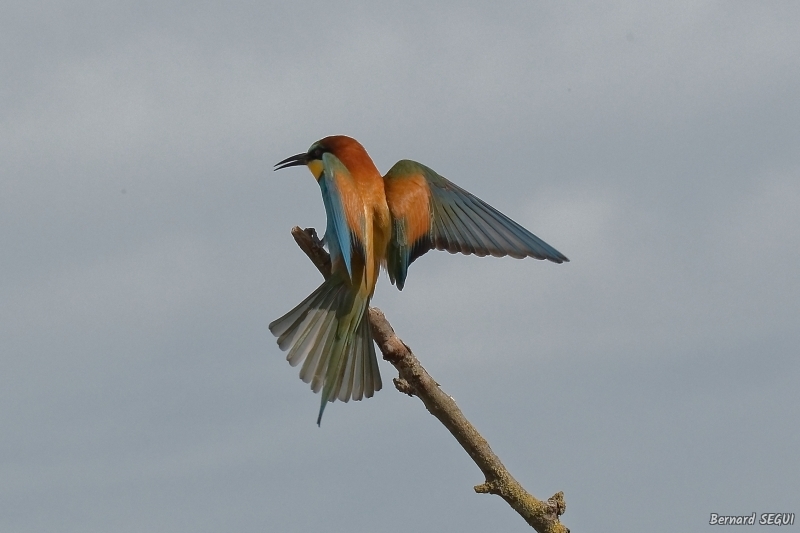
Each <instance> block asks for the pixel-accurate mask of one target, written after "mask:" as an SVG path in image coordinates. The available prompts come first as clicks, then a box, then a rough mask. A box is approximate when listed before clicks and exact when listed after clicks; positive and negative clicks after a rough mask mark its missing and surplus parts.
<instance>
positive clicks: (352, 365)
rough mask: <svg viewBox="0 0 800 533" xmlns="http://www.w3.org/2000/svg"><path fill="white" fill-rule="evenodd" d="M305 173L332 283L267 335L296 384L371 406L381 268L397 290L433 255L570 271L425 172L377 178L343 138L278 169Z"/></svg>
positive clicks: (550, 252) (400, 169) (532, 238)
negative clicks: (318, 211) (538, 262)
mask: <svg viewBox="0 0 800 533" xmlns="http://www.w3.org/2000/svg"><path fill="white" fill-rule="evenodd" d="M302 165H305V166H307V167H308V169H309V170H310V171H311V174H312V175H313V176H314V178H315V179H316V181H317V183H318V184H319V187H320V191H321V193H322V201H323V205H324V207H325V213H326V219H327V220H326V223H327V227H326V230H325V235H324V237H323V243H325V245H326V246H327V247H328V251H329V252H330V256H331V275H330V277H329V278H328V279H327V280H325V281H324V282H323V283H322V285H320V286H319V287H318V288H317V289H316V290H315V291H314V292H312V293H311V294H310V295H309V296H308V297H307V298H306V299H305V300H303V301H302V302H300V303H299V304H298V305H297V306H296V307H295V308H294V309H292V310H291V311H289V312H288V313H286V314H285V315H283V316H282V317H280V318H278V319H277V320H275V321H273V322H272V323H271V324H270V325H269V330H270V332H272V334H273V335H275V336H276V337H277V338H278V339H277V341H278V346H279V347H280V349H281V350H284V351H288V354H287V356H286V358H287V360H288V361H289V364H291V365H292V366H297V365H301V364H302V365H301V367H300V378H301V379H302V380H303V381H304V382H306V383H310V384H311V389H312V390H313V391H314V392H315V393H318V392H320V391H321V392H322V395H321V398H320V408H319V414H318V416H317V425H320V424H321V421H322V414H323V412H324V410H325V406H326V405H327V404H328V403H330V402H334V401H336V400H337V399H338V400H340V401H342V402H347V401H348V400H350V399H353V400H361V399H362V398H365V397H366V398H369V397H372V396H373V395H374V393H375V392H376V391H378V390H380V389H381V386H382V382H381V377H380V372H379V369H378V360H377V357H376V355H375V346H374V342H373V338H372V332H371V330H370V323H369V316H368V312H369V303H370V300H371V299H372V296H373V294H374V292H375V285H376V283H377V281H378V275H379V273H380V270H381V268H384V269H385V270H386V272H387V274H388V276H389V280H390V281H391V283H392V284H393V285H395V286H396V287H397V288H398V289H399V290H402V289H403V287H404V286H405V282H406V277H407V274H408V268H409V266H410V265H411V263H413V262H414V261H415V260H416V259H418V258H419V257H420V256H422V255H423V254H425V253H426V252H428V251H429V250H432V249H437V250H447V251H448V252H450V253H462V254H466V255H470V254H475V255H477V256H486V255H491V256H495V257H502V256H510V257H514V258H524V257H533V258H536V259H547V260H549V261H552V262H553V263H564V262H568V261H569V259H567V257H566V256H565V255H563V254H562V253H561V252H559V251H558V250H556V249H555V248H553V247H552V246H550V245H549V244H547V243H546V242H544V241H543V240H541V239H540V238H539V237H537V236H536V235H534V234H533V233H531V232H530V231H528V230H526V229H525V228H524V227H522V226H521V225H519V224H518V223H516V222H514V221H513V220H511V219H510V218H508V217H507V216H506V215H504V214H502V213H501V212H500V211H498V210H497V209H495V208H493V207H491V206H490V205H489V204H487V203H486V202H484V201H483V200H481V199H479V198H478V197H476V196H474V195H473V194H471V193H469V192H467V191H466V190H464V189H462V188H461V187H459V186H458V185H456V184H454V183H452V182H451V181H449V180H448V179H446V178H445V177H443V176H441V175H439V174H437V173H436V172H435V171H434V170H432V169H431V168H429V167H427V166H425V165H423V164H421V163H417V162H416V161H411V160H409V159H403V160H400V161H398V162H397V163H395V165H394V166H392V168H391V169H390V170H389V171H388V172H387V173H386V174H385V175H384V176H381V174H380V172H379V171H378V169H377V167H376V166H375V163H374V162H373V161H372V159H371V158H370V156H369V154H368V153H367V151H366V150H365V149H364V147H363V146H362V145H361V143H359V142H358V141H356V140H355V139H353V138H352V137H348V136H345V135H332V136H329V137H325V138H323V139H321V140H319V141H317V142H315V143H314V144H312V145H311V147H310V148H309V149H308V151H306V152H303V153H300V154H297V155H293V156H291V157H288V158H286V159H284V160H282V161H280V162H279V163H276V164H275V168H274V170H281V169H284V168H288V167H292V166H302Z"/></svg>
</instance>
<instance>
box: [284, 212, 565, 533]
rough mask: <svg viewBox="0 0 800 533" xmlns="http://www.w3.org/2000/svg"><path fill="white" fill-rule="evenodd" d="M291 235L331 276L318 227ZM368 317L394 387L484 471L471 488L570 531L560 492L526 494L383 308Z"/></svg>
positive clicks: (546, 531) (556, 531)
mask: <svg viewBox="0 0 800 533" xmlns="http://www.w3.org/2000/svg"><path fill="white" fill-rule="evenodd" d="M292 236H294V239H295V241H297V244H298V246H300V248H301V249H302V250H303V251H304V252H305V253H306V255H307V256H308V257H309V258H310V259H311V261H312V262H313V263H314V265H316V267H317V268H318V269H319V271H320V272H321V273H322V275H323V276H325V277H326V278H327V277H328V276H330V273H331V260H330V256H329V255H328V253H327V252H326V251H325V250H324V249H323V248H322V243H321V242H320V240H319V239H318V238H317V233H316V231H315V230H314V229H313V228H308V229H305V230H302V229H300V228H299V227H294V228H293V229H292ZM369 319H370V325H371V326H372V335H373V337H374V338H375V342H376V344H377V345H378V348H380V350H381V353H383V358H384V359H386V360H387V361H389V362H390V363H391V364H392V365H394V367H395V368H396V369H397V371H398V372H399V374H400V376H399V377H398V378H395V379H394V384H395V387H397V390H399V391H400V392H402V393H404V394H408V395H409V396H416V397H418V398H419V399H420V400H422V403H423V404H425V407H426V408H427V409H428V411H429V412H430V413H431V414H432V415H433V416H435V417H436V418H438V419H439V421H440V422H441V423H442V424H444V426H445V427H446V428H447V429H448V431H450V433H451V434H452V435H453V436H454V437H455V438H456V440H457V441H458V443H459V444H461V446H462V447H463V448H464V450H466V452H467V453H468V454H469V456H470V457H472V460H473V461H475V464H476V465H478V468H480V469H481V472H483V475H484V477H485V478H486V480H485V481H484V482H483V483H481V484H480V485H477V486H476V487H475V492H478V493H482V494H487V493H488V494H496V495H498V496H500V497H501V498H503V499H504V500H505V501H506V502H507V503H508V504H509V505H510V506H511V507H512V508H513V509H514V510H515V511H516V512H517V513H519V514H520V516H522V518H524V519H525V521H526V522H527V523H528V524H529V525H530V526H531V527H533V529H535V530H536V531H538V532H539V533H569V529H568V528H567V527H566V526H564V525H563V524H562V523H561V522H560V521H559V518H558V517H559V516H561V515H562V514H564V512H565V511H566V509H567V504H566V503H565V501H564V493H563V492H557V493H555V494H554V495H553V496H552V497H550V498H549V499H548V500H547V501H541V500H538V499H536V498H535V497H534V496H532V495H531V494H529V493H528V492H527V491H526V490H525V489H524V488H523V487H522V485H520V484H519V483H518V482H517V480H515V479H514V478H513V477H512V476H511V474H510V473H509V472H508V470H506V468H505V467H504V466H503V463H501V462H500V459H499V458H498V457H497V455H495V454H494V452H493V451H492V449H491V448H490V447H489V443H488V442H486V439H484V438H483V437H482V436H481V434H480V433H478V430H476V429H475V427H474V426H473V425H472V424H470V423H469V421H468V420H467V419H466V418H465V417H464V414H463V413H462V412H461V410H460V409H459V408H458V406H457V405H456V402H455V401H453V399H452V398H451V397H450V396H448V395H447V394H446V393H445V392H444V391H442V389H441V388H440V387H439V384H438V383H436V381H435V380H434V379H433V378H432V377H431V376H430V374H428V372H427V371H426V370H425V369H424V368H423V367H422V365H421V364H420V362H419V360H418V359H417V358H416V357H415V356H414V354H413V353H412V352H411V349H410V348H409V347H408V346H406V344H405V343H404V342H403V341H402V340H400V338H399V337H398V336H397V335H395V333H394V330H393V329H392V326H391V325H390V324H389V322H388V321H387V320H386V316H384V314H383V312H382V311H381V310H380V309H377V308H375V307H371V308H370V310H369Z"/></svg>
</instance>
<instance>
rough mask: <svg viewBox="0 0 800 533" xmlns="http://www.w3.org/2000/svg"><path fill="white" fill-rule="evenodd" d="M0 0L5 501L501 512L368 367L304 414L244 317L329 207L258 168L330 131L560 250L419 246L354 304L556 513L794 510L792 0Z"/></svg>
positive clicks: (89, 508)
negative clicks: (384, 322) (359, 385)
mask: <svg viewBox="0 0 800 533" xmlns="http://www.w3.org/2000/svg"><path fill="white" fill-rule="evenodd" d="M16 4H17V5H10V6H4V7H3V8H2V9H1V10H0V15H1V16H0V79H2V80H3V81H2V83H0V154H2V156H1V157H0V248H1V249H2V250H3V253H2V254H0V272H2V276H0V339H2V340H1V341H0V406H2V408H0V427H2V433H1V434H0V530H2V531H14V532H28V531H31V532H34V531H37V532H38V531H59V532H65V533H66V532H105V531H119V532H128V531H130V532H139V531H147V532H161V531H163V532H167V531H168V532H184V531H185V532H206V531H207V532H212V531H214V532H216V531H241V532H250V531H253V532H255V531H309V530H318V531H388V532H392V531H409V530H421V531H439V530H443V531H465V532H472V531H475V532H477V531H487V530H491V531H516V530H520V531H522V530H525V528H526V527H527V526H526V525H525V523H524V522H523V521H522V520H521V519H520V518H519V517H518V516H516V515H515V514H514V513H513V512H512V511H511V510H510V509H509V508H507V506H506V504H505V503H503V502H502V501H501V500H500V499H499V498H496V497H489V496H479V495H475V494H474V493H473V492H472V488H471V487H472V486H473V485H476V484H478V483H480V482H481V481H482V478H481V476H480V472H479V471H478V470H477V468H476V467H475V466H474V465H473V464H472V463H471V461H470V460H469V458H468V457H467V455H466V454H465V453H464V452H463V451H462V450H461V449H460V448H459V447H458V446H457V444H456V443H455V441H454V440H453V439H452V438H451V437H450V436H449V434H447V433H446V431H445V430H444V429H443V428H442V427H441V426H440V425H439V424H438V423H437V422H436V421H435V420H434V419H433V418H432V417H431V416H429V415H428V414H427V412H426V411H425V410H424V408H423V407H422V405H421V403H420V402H419V401H418V400H416V399H411V398H408V397H404V396H402V395H400V394H399V393H397V392H396V391H395V390H394V389H393V388H392V387H391V385H389V386H388V387H386V388H385V389H384V390H383V391H381V392H380V393H378V394H377V395H376V397H374V398H372V399H370V400H367V401H363V402H351V403H350V404H341V403H335V404H333V405H331V406H329V407H328V409H327V410H326V413H325V417H324V419H323V424H322V427H321V428H317V426H316V424H315V423H314V422H315V417H316V411H317V408H318V402H319V397H318V396H317V395H314V394H312V393H311V391H310V390H309V389H308V386H307V385H305V384H304V383H302V382H301V381H300V380H299V379H298V377H297V371H296V369H293V368H290V367H289V365H288V364H287V363H286V361H285V354H283V353H282V352H280V351H279V350H278V347H277V345H276V344H275V342H274V339H273V337H272V335H270V333H269V331H268V330H267V324H268V323H269V322H270V321H271V320H273V319H275V318H277V317H278V316H280V315H282V314H283V313H284V312H286V311H288V310H289V309H290V308H292V307H293V306H294V305H295V304H297V303H298V302H300V300H302V299H303V298H304V297H305V296H306V295H307V294H309V293H310V292H311V291H312V290H313V289H314V288H315V287H316V286H317V285H318V284H319V282H320V280H321V278H320V277H319V275H318V274H317V272H316V271H315V269H314V267H313V266H312V265H311V264H310V262H309V261H308V260H307V259H306V258H305V257H304V256H303V255H302V253H301V252H300V251H299V249H297V247H296V246H295V245H294V242H293V241H292V239H291V236H290V235H289V230H290V228H291V227H292V226H293V225H301V226H315V227H317V228H318V229H319V230H320V231H322V229H323V227H324V221H325V218H324V211H323V207H322V202H321V201H320V195H319V190H318V187H317V185H316V184H315V183H314V181H313V179H312V177H311V175H310V174H309V173H308V172H307V171H305V170H304V169H290V170H284V171H282V172H279V173H272V171H271V168H272V165H273V164H274V163H275V162H277V161H278V160H280V159H283V158H285V157H287V156H289V155H292V154H295V153H298V152H301V151H304V150H306V149H307V148H308V146H309V145H310V144H311V143H312V142H314V141H316V140H317V139H319V138H321V137H323V136H326V135H330V134H334V133H345V134H348V135H351V136H353V137H356V138H357V139H359V140H360V141H361V142H362V143H363V144H364V146H365V147H366V148H367V150H368V151H369V152H370V154H371V155H372V157H373V158H374V160H375V162H376V164H377V165H378V167H379V168H380V169H381V170H383V171H386V170H387V169H388V168H389V167H390V166H391V165H392V164H393V163H394V162H395V161H396V160H397V159H400V158H411V159H416V160H418V161H420V162H422V163H424V164H426V165H429V166H431V167H432V168H434V169H435V170H437V171H438V172H439V173H441V174H443V175H444V176H446V177H448V178H449V179H451V180H453V181H455V182H456V183H458V184H459V185H461V186H463V187H464V188H466V189H467V190H469V191H471V192H473V193H474V194H476V195H477V196H479V197H481V198H482V199H484V200H486V201H487V202H489V203H490V204H492V205H494V206H495V207H497V208H498V209H500V210H501V211H503V212H504V213H506V214H507V215H509V216H511V217H512V218H514V219H515V220H517V221H518V222H520V223H522V224H523V225H525V226H526V227H528V228H529V229H530V230H532V231H533V232H534V233H536V234H537V235H539V236H540V237H542V238H543V239H545V240H546V241H547V242H549V243H550V244H552V245H553V246H555V247H556V248H557V249H558V250H560V251H561V252H563V253H564V254H566V255H567V256H568V257H569V258H570V259H571V262H570V263H569V264H565V265H554V264H552V263H548V262H541V261H534V260H523V261H515V260H512V259H494V258H475V257H463V256H451V255H449V254H446V253H442V252H438V253H433V252H432V253H429V254H428V255H426V256H425V257H423V258H422V259H420V260H419V261H417V262H416V263H414V265H413V266H412V267H411V269H410V271H409V278H408V281H407V284H406V288H405V289H404V290H403V292H402V293H400V292H398V291H397V290H396V289H395V288H394V287H392V286H391V285H390V284H389V283H388V280H387V279H386V277H383V278H382V279H381V281H380V282H379V286H378V289H377V291H376V295H375V299H374V304H375V305H377V306H379V307H381V308H382V309H383V310H384V311H385V313H386V314H387V317H388V318H389V320H390V321H391V322H392V324H393V326H394V327H395V329H396V331H397V333H398V334H399V335H400V337H401V338H402V339H403V340H404V341H405V342H406V343H407V344H409V345H410V346H411V347H412V349H413V350H414V351H415V353H416V354H417V355H418V356H419V358H420V359H421V360H422V362H423V364H424V365H425V367H426V368H427V369H428V370H429V371H430V372H431V374H432V375H433V376H434V377H435V378H436V379H437V380H438V381H439V382H440V383H441V384H442V386H443V388H444V389H445V390H446V391H447V392H448V393H450V394H451V395H452V396H453V397H454V398H455V399H456V401H457V402H458V403H459V405H460V406H461V408H462V409H463V410H464V412H465V414H466V415H467V417H468V418H469V419H470V420H471V421H472V422H473V423H474V424H475V425H476V426H477V427H478V429H479V430H480V431H481V432H482V433H483V434H484V436H485V437H486V438H487V439H488V440H489V442H490V443H491V445H492V447H493V449H494V450H495V451H496V452H497V453H498V454H499V455H500V457H501V459H502V460H503V461H504V462H505V463H506V464H507V466H508V467H509V469H510V470H511V471H512V473H513V474H514V475H515V477H517V479H518V480H519V481H521V482H522V483H523V485H525V486H526V488H527V489H528V490H530V491H531V492H532V493H534V494H535V495H537V496H539V497H543V498H546V497H549V496H550V495H552V494H553V493H554V492H556V491H558V490H564V491H565V493H566V500H567V505H568V509H567V514H566V515H565V516H564V517H563V521H564V523H565V524H566V525H567V526H568V527H570V528H571V529H572V530H573V531H588V530H592V531H611V530H614V531H622V532H634V531H643V530H644V531H653V532H667V531H669V532H672V531H701V530H702V531H704V530H705V528H706V527H707V523H708V516H709V513H711V512H718V513H724V514H749V513H752V512H754V511H755V512H758V513H761V512H770V511H777V512H795V513H800V506H799V505H798V502H800V498H798V496H799V495H800V459H798V454H797V449H798V448H800V428H799V427H798V424H797V420H798V419H800V407H798V406H799V405H800V402H799V401H798V399H799V398H798V392H797V384H798V381H799V380H800V362H798V357H797V355H798V348H797V346H798V344H800V342H799V341H800V333H799V332H800V327H799V325H798V316H800V304H799V303H798V302H800V275H798V264H800V209H799V208H798V206H800V179H798V175H799V174H800V151H798V149H797V147H798V146H799V145H800V99H798V98H797V95H798V94H800V65H799V63H798V58H800V33H799V32H798V31H797V28H798V27H800V5H797V4H793V3H788V2H752V3H748V2H682V3H666V4H665V3H661V4H658V5H651V4H645V3H641V2H618V3H614V4H607V5H591V6H587V5H584V4H576V3H567V4H561V3H558V4H557V3H549V4H545V3H532V2H513V3H500V4H498V3H491V4H490V3H472V4H458V3H444V2H442V3H436V4H434V5H429V4H428V3H424V2H417V3H414V2H411V3H409V2H405V3H391V4H389V3H387V4H385V5H378V4H375V3H346V4H342V5H333V4H332V3H330V2H318V3H308V2H305V3H304V2H292V3H285V4H275V3H270V2H237V1H233V2H225V3H218V4H213V3H208V2H204V3H181V2H169V1H167V2H163V1H162V2H117V3H107V2H105V3H104V2H71V3H65V2H31V3H25V4H23V3H21V2H18V3H16ZM380 364H381V370H382V372H383V376H384V381H385V382H386V383H389V384H390V381H391V378H392V377H393V376H394V373H393V369H392V367H391V366H390V365H388V364H386V363H384V362H381V363H380Z"/></svg>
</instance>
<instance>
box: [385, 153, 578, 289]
mask: <svg viewBox="0 0 800 533" xmlns="http://www.w3.org/2000/svg"><path fill="white" fill-rule="evenodd" d="M384 186H385V189H386V201H387V203H388V204H389V211H390V212H391V215H392V238H391V241H390V243H389V249H388V251H387V270H388V273H389V278H390V279H391V280H392V283H396V284H397V288H398V289H402V288H403V285H404V284H405V279H406V274H407V271H408V266H409V265H410V264H411V263H412V262H414V260H415V259H416V258H417V257H419V256H421V255H422V254H424V253H425V252H427V251H428V250H430V249H432V248H436V249H437V250H447V251H448V252H450V253H456V252H461V253H463V254H467V255H469V254H475V255H478V256H485V255H493V256H495V257H501V256H505V255H509V256H511V257H516V258H522V257H535V258H536V259H548V260H550V261H553V262H554V263H563V262H565V261H569V259H567V258H566V256H564V255H563V254H561V253H560V252H559V251H558V250H556V249H555V248H553V247H552V246H550V245H549V244H547V243H546V242H544V241H543V240H541V239H540V238H539V237H537V236H536V235H534V234H533V233H531V232H530V231H528V230H526V229H525V228H523V227H522V226H520V225H519V224H517V223H516V222H514V221H513V220H511V219H510V218H508V217H507V216H505V215H504V214H503V213H501V212H500V211H498V210H497V209H495V208H493V207H492V206H490V205H489V204H487V203H486V202H484V201H483V200H481V199H479V198H478V197H476V196H474V195H472V194H470V193H469V192H467V191H465V190H464V189H462V188H461V187H459V186H458V185H455V184H454V183H452V182H451V181H449V180H447V179H446V178H444V177H442V176H440V175H439V174H437V173H436V172H434V171H433V170H431V169H430V168H428V167H426V166H425V165H422V164H420V163H417V162H416V161H409V160H402V161H398V162H397V163H396V164H395V165H394V166H393V167H392V168H391V169H390V170H389V172H388V173H387V174H386V176H384Z"/></svg>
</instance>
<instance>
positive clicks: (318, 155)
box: [308, 146, 325, 161]
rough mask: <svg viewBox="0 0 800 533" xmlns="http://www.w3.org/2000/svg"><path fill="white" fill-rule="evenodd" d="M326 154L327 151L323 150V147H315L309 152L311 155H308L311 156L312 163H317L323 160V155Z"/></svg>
mask: <svg viewBox="0 0 800 533" xmlns="http://www.w3.org/2000/svg"><path fill="white" fill-rule="evenodd" d="M324 152H325V150H323V149H322V147H321V146H315V147H314V148H313V149H312V150H311V152H309V154H308V155H309V156H311V160H312V161H317V160H319V159H322V154H323V153H324Z"/></svg>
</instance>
